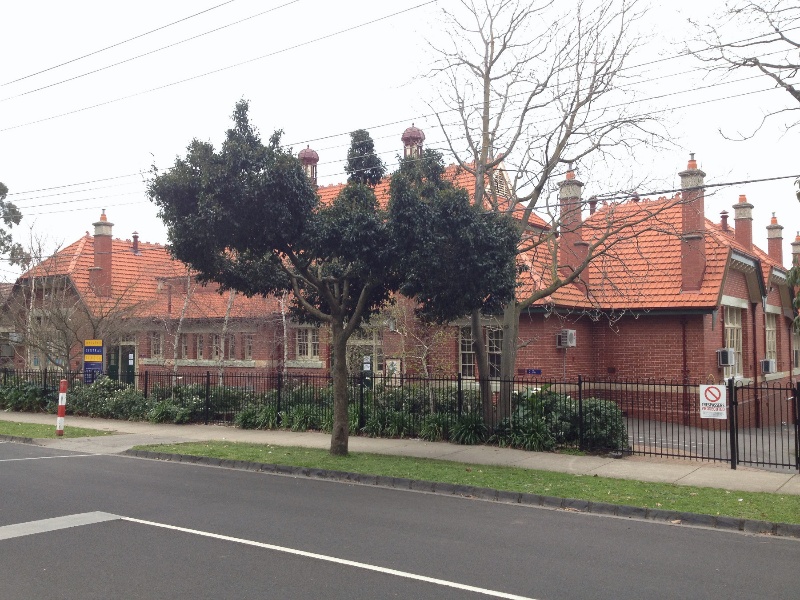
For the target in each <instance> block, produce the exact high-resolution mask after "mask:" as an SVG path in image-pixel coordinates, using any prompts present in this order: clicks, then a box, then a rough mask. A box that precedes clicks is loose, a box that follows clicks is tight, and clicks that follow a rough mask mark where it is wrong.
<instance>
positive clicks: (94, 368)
mask: <svg viewBox="0 0 800 600" xmlns="http://www.w3.org/2000/svg"><path fill="white" fill-rule="evenodd" d="M102 374H103V340H84V342H83V382H84V383H87V384H88V383H94V380H95V379H97V378H98V377H99V376H100V375H102Z"/></svg>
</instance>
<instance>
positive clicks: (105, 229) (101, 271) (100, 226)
mask: <svg viewBox="0 0 800 600" xmlns="http://www.w3.org/2000/svg"><path fill="white" fill-rule="evenodd" d="M113 226H114V224H113V223H109V222H108V217H106V209H103V214H101V215H100V220H99V221H98V222H97V223H94V266H92V267H89V283H90V285H91V286H92V288H93V289H94V293H95V294H97V295H98V296H101V297H108V296H110V295H111V259H112V254H111V228H112V227H113Z"/></svg>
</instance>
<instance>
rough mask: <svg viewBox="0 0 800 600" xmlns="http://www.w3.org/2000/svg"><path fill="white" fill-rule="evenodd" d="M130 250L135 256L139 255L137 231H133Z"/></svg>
mask: <svg viewBox="0 0 800 600" xmlns="http://www.w3.org/2000/svg"><path fill="white" fill-rule="evenodd" d="M131 252H133V253H134V254H135V255H136V256H139V232H138V231H134V232H133V247H132V248H131Z"/></svg>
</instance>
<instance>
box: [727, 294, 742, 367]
mask: <svg viewBox="0 0 800 600" xmlns="http://www.w3.org/2000/svg"><path fill="white" fill-rule="evenodd" d="M743 313H744V310H743V309H741V308H739V307H737V306H726V307H725V347H726V348H732V349H733V355H734V357H735V361H734V362H735V363H736V364H735V365H734V366H732V367H725V369H724V374H725V378H726V379H727V378H729V377H741V376H742V318H743Z"/></svg>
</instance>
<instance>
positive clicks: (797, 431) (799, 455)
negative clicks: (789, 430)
mask: <svg viewBox="0 0 800 600" xmlns="http://www.w3.org/2000/svg"><path fill="white" fill-rule="evenodd" d="M794 461H795V467H796V468H797V470H798V471H800V382H797V383H795V386H794Z"/></svg>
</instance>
